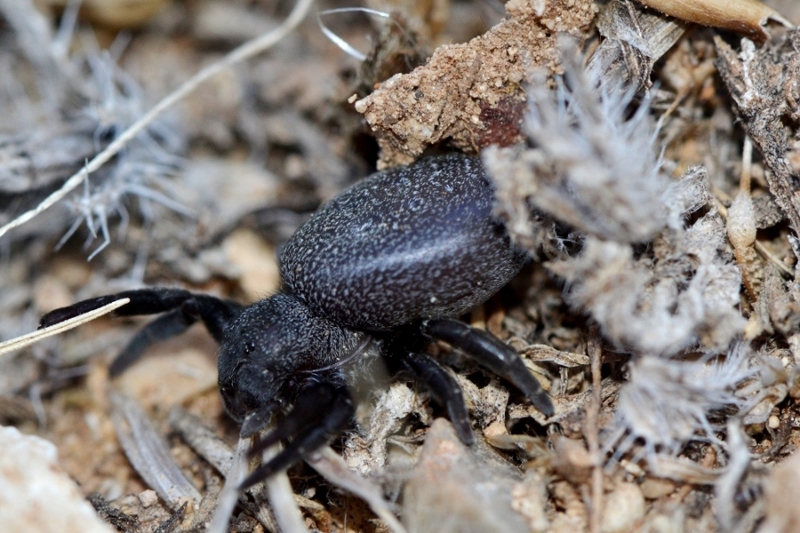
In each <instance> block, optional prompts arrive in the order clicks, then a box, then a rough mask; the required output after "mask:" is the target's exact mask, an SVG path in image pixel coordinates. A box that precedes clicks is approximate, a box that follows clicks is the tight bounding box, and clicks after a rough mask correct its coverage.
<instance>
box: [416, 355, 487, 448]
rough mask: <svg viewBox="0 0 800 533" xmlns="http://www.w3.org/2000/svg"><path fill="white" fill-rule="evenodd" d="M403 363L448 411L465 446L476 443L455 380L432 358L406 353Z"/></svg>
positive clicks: (465, 407) (459, 388) (462, 397)
mask: <svg viewBox="0 0 800 533" xmlns="http://www.w3.org/2000/svg"><path fill="white" fill-rule="evenodd" d="M401 361H402V362H403V366H405V367H406V368H407V369H408V370H410V371H411V372H412V373H413V374H414V375H415V376H417V377H418V378H419V379H420V381H422V382H423V383H424V384H425V385H426V386H427V387H428V391H429V392H430V393H431V395H432V396H433V398H434V400H436V401H437V402H439V404H441V405H443V406H444V407H445V408H446V409H447V416H448V417H449V418H450V422H452V423H453V426H455V428H456V434H458V438H459V439H460V440H461V442H463V443H464V444H467V445H469V444H472V443H473V442H475V436H474V435H473V433H472V426H471V425H470V423H469V415H468V414H467V406H466V404H465V403H464V394H463V393H462V391H461V386H460V385H459V384H458V382H457V381H456V380H455V378H454V377H453V376H452V375H451V374H450V373H449V372H448V371H447V370H445V369H444V368H442V366H441V365H440V364H439V363H437V362H436V361H435V360H433V359H432V358H431V357H429V356H427V355H425V354H422V353H418V352H413V351H404V352H403V353H402V358H401Z"/></svg>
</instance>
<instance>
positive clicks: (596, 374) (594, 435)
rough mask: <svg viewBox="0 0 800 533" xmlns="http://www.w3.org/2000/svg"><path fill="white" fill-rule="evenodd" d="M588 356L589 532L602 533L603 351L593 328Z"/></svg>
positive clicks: (597, 333)
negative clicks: (591, 464)
mask: <svg viewBox="0 0 800 533" xmlns="http://www.w3.org/2000/svg"><path fill="white" fill-rule="evenodd" d="M587 351H588V354H589V357H590V358H591V361H592V399H591V401H590V402H589V403H588V404H587V406H586V442H587V444H588V445H589V455H590V457H591V458H592V462H593V463H594V469H593V470H592V505H591V507H590V515H589V531H591V533H600V530H601V526H602V524H603V461H602V458H601V457H600V425H599V421H598V419H599V417H600V406H601V405H602V401H603V398H602V394H601V390H600V389H601V375H600V366H601V358H602V354H603V350H602V348H601V347H600V333H599V330H598V328H597V327H593V328H592V330H591V332H590V333H589V345H588V350H587Z"/></svg>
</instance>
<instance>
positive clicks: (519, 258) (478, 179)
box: [40, 155, 553, 488]
mask: <svg viewBox="0 0 800 533" xmlns="http://www.w3.org/2000/svg"><path fill="white" fill-rule="evenodd" d="M493 202H494V194H493V190H492V185H491V183H490V181H489V179H488V178H487V176H486V174H485V172H484V170H483V167H482V165H481V163H480V160H479V159H477V158H471V157H465V156H459V155H457V156H448V157H440V158H432V159H426V160H422V161H420V162H418V163H416V164H413V165H410V166H407V167H402V168H395V169H392V170H389V171H385V172H380V173H377V174H374V175H372V176H370V177H368V178H366V179H365V180H363V181H362V182H360V183H358V184H356V185H355V186H353V187H351V188H350V189H348V190H346V191H345V192H343V193H342V194H340V195H339V196H337V197H336V198H334V199H333V200H332V201H331V202H329V203H328V204H327V205H325V206H324V207H322V208H321V209H320V210H319V211H318V212H317V213H316V214H315V215H314V216H313V217H311V219H310V220H309V221H308V222H306V223H305V224H304V225H303V226H302V227H300V229H299V230H298V231H297V232H296V233H295V234H294V236H293V237H292V238H291V239H290V240H289V241H288V242H287V244H286V246H285V248H284V249H283V251H282V253H281V257H280V263H281V276H282V280H283V288H282V290H281V291H280V292H279V293H278V294H276V295H274V296H272V297H270V298H267V299H265V300H261V301H259V302H256V303H254V304H253V305H250V306H246V307H244V306H241V305H239V304H236V303H233V302H230V301H225V300H221V299H219V298H215V297H213V296H208V295H200V294H193V293H190V292H188V291H185V290H180V289H142V290H135V291H126V292H122V293H119V294H115V295H110V296H101V297H99V298H93V299H90V300H85V301H82V302H79V303H77V304H75V305H72V306H69V307H65V308H62V309H57V310H55V311H53V312H51V313H48V314H47V315H45V316H44V317H43V318H42V321H41V325H40V327H46V326H50V325H53V324H56V323H59V322H62V321H64V320H66V319H68V318H71V317H73V316H77V315H79V314H82V313H85V312H87V311H90V310H92V309H95V308H98V307H101V306H103V305H105V304H107V303H110V302H112V301H114V300H117V299H120V298H130V303H128V304H126V305H125V306H123V307H121V308H119V309H118V310H117V311H116V314H118V315H123V316H130V315H143V314H157V313H165V314H164V315H163V316H161V317H159V318H157V319H156V320H154V321H153V322H151V323H150V324H149V325H147V326H146V327H145V328H144V329H142V330H141V331H140V332H139V333H138V334H137V335H136V336H135V337H134V338H133V340H132V341H131V342H130V344H129V345H128V346H127V348H126V349H125V350H124V351H123V353H122V354H120V356H119V357H118V358H117V359H116V360H115V361H114V363H113V364H112V366H111V373H112V375H113V374H118V373H119V372H121V371H122V370H123V369H124V368H126V367H127V366H128V365H130V364H131V363H132V362H133V361H134V360H135V359H137V358H138V357H139V355H141V353H142V352H143V351H144V350H145V349H146V348H147V346H148V345H150V344H152V343H153V342H156V341H159V340H162V339H166V338H168V337H171V336H173V335H177V334H179V333H182V332H183V331H185V330H186V329H187V328H188V327H189V326H190V325H192V324H193V323H195V322H196V321H198V320H202V321H203V323H204V324H205V326H206V328H207V329H208V331H209V332H210V333H211V335H212V336H213V337H214V339H216V340H217V342H219V345H220V355H219V389H220V393H221V394H222V398H223V401H224V404H225V408H226V409H227V411H228V413H229V414H230V415H231V416H232V417H233V418H234V419H236V420H237V421H238V422H241V423H242V424H243V425H242V436H243V437H247V436H251V435H254V434H255V433H256V432H258V431H259V430H261V429H262V428H264V427H265V426H266V424H267V423H268V422H269V420H270V418H271V417H272V416H273V415H274V414H278V415H280V419H279V420H278V422H277V425H276V427H275V429H274V430H273V431H272V432H271V433H269V434H268V435H267V436H266V437H265V438H264V439H263V440H261V441H260V442H259V443H257V444H256V445H255V446H254V453H255V452H256V451H259V450H262V449H264V448H265V447H266V446H270V445H272V444H273V443H275V442H277V441H288V445H287V446H286V448H285V449H284V450H283V451H282V452H280V453H279V454H278V455H276V456H275V457H274V458H272V459H271V460H270V461H269V462H267V463H266V464H264V465H262V466H261V467H259V468H258V469H256V471H255V472H253V473H252V474H251V475H250V476H249V477H248V478H247V479H246V480H245V481H244V482H243V483H242V488H246V487H249V486H251V485H253V484H255V483H257V482H258V481H260V480H263V479H265V478H266V477H268V476H270V475H272V474H273V473H275V472H277V471H279V470H281V469H284V468H287V467H288V466H290V465H292V464H293V463H295V462H297V461H298V460H300V459H301V458H302V457H304V456H306V455H307V454H308V453H310V452H313V451H314V450H316V449H317V448H319V447H321V446H323V445H325V444H326V443H328V442H329V441H330V440H331V439H333V438H334V437H336V436H337V435H339V434H340V433H341V432H342V431H343V430H344V429H345V428H346V427H347V426H348V424H350V422H351V419H352V416H353V413H354V410H355V408H354V405H353V403H354V402H353V400H352V397H351V393H350V391H349V385H351V384H352V383H351V382H352V381H353V375H354V373H353V372H352V371H351V370H350V366H351V363H350V362H351V361H352V360H357V359H358V358H359V357H358V356H359V355H361V353H362V352H364V351H365V346H366V344H367V343H373V344H374V345H375V346H377V348H378V350H379V352H380V354H381V355H382V356H383V358H384V359H385V360H386V362H387V367H388V368H390V369H397V368H403V369H405V370H408V371H410V372H411V373H413V374H414V375H416V376H417V377H418V378H419V379H421V381H423V382H424V383H425V384H426V385H427V386H428V388H429V390H430V392H431V393H432V395H433V397H434V398H435V399H436V400H437V401H439V402H440V403H442V404H443V405H444V406H445V408H446V409H447V412H448V415H449V417H450V419H451V421H452V422H453V424H454V425H455V428H456V430H457V432H458V435H459V437H460V439H461V440H462V441H464V442H465V443H467V444H469V443H471V442H472V440H473V434H472V429H471V426H470V423H469V418H468V416H467V410H466V407H465V405H464V400H463V396H462V392H461V389H460V387H459V385H458V383H457V382H456V381H455V379H454V378H453V377H452V376H451V375H450V374H449V373H448V372H447V371H446V370H444V369H443V368H442V367H441V366H440V365H439V364H438V363H437V362H436V361H434V359H432V358H431V357H430V356H428V355H426V354H425V346H426V344H427V343H429V342H431V341H433V340H435V339H439V340H443V341H445V342H447V343H449V344H450V345H452V346H453V347H456V348H458V349H460V350H462V351H463V352H464V353H465V354H467V355H469V356H471V357H473V358H474V359H475V360H477V362H478V363H479V364H481V365H483V366H484V367H486V368H487V369H489V370H491V371H492V372H494V373H495V374H497V375H499V376H501V377H503V378H505V379H507V380H509V381H510V382H511V383H512V384H514V385H515V386H516V387H517V388H518V389H519V390H520V391H522V392H523V393H524V394H525V395H526V396H527V397H528V398H529V399H530V400H531V401H532V402H533V403H534V405H535V406H536V407H537V408H538V409H539V410H540V411H541V412H542V413H544V414H545V415H547V416H551V415H552V414H553V404H552V403H551V401H550V398H549V396H548V395H547V394H546V393H545V392H544V391H543V390H542V388H541V386H540V385H539V383H538V382H537V381H536V379H535V378H534V377H533V376H532V374H531V373H530V372H529V371H528V369H527V368H526V367H525V365H524V363H523V362H522V359H521V358H520V357H519V355H518V354H517V352H516V351H515V350H514V349H512V348H511V347H509V346H507V345H505V344H504V343H502V342H500V341H499V340H498V339H497V338H495V337H493V336H492V335H490V334H489V333H487V332H484V331H481V330H477V329H474V328H472V327H470V326H469V325H467V324H465V323H463V322H460V321H458V320H455V319H454V318H451V317H455V316H458V315H460V314H463V313H464V312H466V311H468V310H469V309H470V308H472V307H475V306H477V305H479V304H481V303H482V302H484V301H485V300H486V299H488V298H489V297H490V296H491V295H492V294H494V293H495V292H497V291H498V290H499V289H500V288H501V287H503V286H504V285H505V284H506V283H508V281H509V280H510V279H511V278H512V277H514V275H515V274H516V273H517V272H518V271H519V269H520V268H521V266H522V264H523V262H524V261H525V255H524V254H523V253H522V252H521V251H519V250H517V249H516V248H514V246H513V245H512V244H511V242H510V239H509V237H508V235H507V233H506V231H505V228H504V226H503V225H502V224H501V223H500V222H499V221H498V220H496V219H495V217H494V216H493V215H492V205H493ZM354 362H355V361H354Z"/></svg>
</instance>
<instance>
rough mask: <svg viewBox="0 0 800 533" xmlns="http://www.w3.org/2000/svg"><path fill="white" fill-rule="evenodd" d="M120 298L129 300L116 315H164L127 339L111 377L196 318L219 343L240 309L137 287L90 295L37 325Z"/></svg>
mask: <svg viewBox="0 0 800 533" xmlns="http://www.w3.org/2000/svg"><path fill="white" fill-rule="evenodd" d="M122 298H128V299H130V302H128V303H127V304H125V305H123V306H122V307H120V308H119V309H117V310H116V311H114V314H115V315H116V316H136V315H154V314H159V313H167V314H166V315H164V316H162V317H159V318H157V319H156V320H154V321H153V322H151V323H150V324H148V325H146V326H145V327H144V328H142V330H140V331H139V333H137V334H136V336H134V337H133V339H131V341H130V342H129V343H128V346H126V347H125V349H124V350H123V351H122V353H120V355H119V356H117V358H116V359H115V360H114V361H113V362H112V363H111V367H110V369H109V372H110V374H111V375H112V376H116V375H118V374H120V373H121V372H122V371H123V370H125V369H126V368H128V367H129V366H130V365H131V364H133V363H134V362H135V361H136V360H137V359H138V358H139V357H140V356H141V355H142V353H144V351H145V350H146V349H147V347H148V346H150V345H152V344H153V343H155V342H159V341H162V340H166V339H168V338H170V337H173V336H176V335H180V334H181V333H183V332H184V331H186V330H187V329H188V328H189V326H191V325H192V324H194V323H195V322H197V321H198V320H202V321H203V323H204V324H205V326H206V329H208V331H209V333H211V336H212V337H214V339H215V340H216V341H217V342H220V340H221V339H222V331H223V330H224V328H225V325H226V324H227V323H228V322H229V321H230V320H231V318H233V317H234V316H235V314H236V312H237V311H238V310H239V309H240V308H241V306H240V305H238V304H235V303H233V302H227V301H225V300H222V299H220V298H216V297H214V296H208V295H205V294H193V293H191V292H189V291H186V290H183V289H139V290H133V291H124V292H120V293H117V294H111V295H107V296H99V297H97V298H90V299H88V300H83V301H80V302H78V303H76V304H73V305H70V306H67V307H62V308H59V309H56V310H54V311H50V312H49V313H47V314H46V315H44V316H43V317H42V319H41V320H40V322H39V328H40V329H41V328H45V327H48V326H52V325H54V324H58V323H59V322H63V321H65V320H69V319H70V318H74V317H76V316H79V315H82V314H84V313H88V312H89V311H93V310H95V309H99V308H100V307H103V306H104V305H108V304H109V303H111V302H114V301H116V300H120V299H122Z"/></svg>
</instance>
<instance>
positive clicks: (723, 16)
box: [639, 0, 793, 40]
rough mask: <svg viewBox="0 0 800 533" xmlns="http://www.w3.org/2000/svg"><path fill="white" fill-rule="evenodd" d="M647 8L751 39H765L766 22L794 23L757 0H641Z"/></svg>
mask: <svg viewBox="0 0 800 533" xmlns="http://www.w3.org/2000/svg"><path fill="white" fill-rule="evenodd" d="M639 2H641V3H642V4H644V5H646V6H647V7H652V8H653V9H657V10H658V11H661V12H662V13H664V14H665V15H670V16H672V17H675V18H679V19H681V20H686V21H688V22H694V23H696V24H702V25H703V26H712V27H714V28H723V29H726V30H733V31H735V32H738V33H742V34H744V35H747V36H748V37H751V38H756V39H760V40H766V39H768V38H769V35H768V34H767V32H766V31H765V30H764V25H765V24H766V23H767V22H768V21H770V20H774V21H776V22H780V23H781V24H783V25H785V26H786V27H789V28H791V27H792V26H793V25H792V23H791V22H789V21H788V20H786V19H785V18H784V17H783V16H781V14H780V13H778V12H777V11H775V10H774V9H772V8H771V7H768V6H765V5H764V4H762V3H761V2H758V1H756V0H639Z"/></svg>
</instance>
